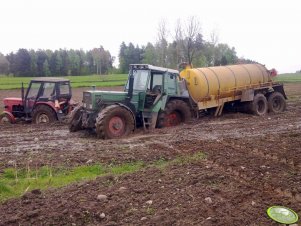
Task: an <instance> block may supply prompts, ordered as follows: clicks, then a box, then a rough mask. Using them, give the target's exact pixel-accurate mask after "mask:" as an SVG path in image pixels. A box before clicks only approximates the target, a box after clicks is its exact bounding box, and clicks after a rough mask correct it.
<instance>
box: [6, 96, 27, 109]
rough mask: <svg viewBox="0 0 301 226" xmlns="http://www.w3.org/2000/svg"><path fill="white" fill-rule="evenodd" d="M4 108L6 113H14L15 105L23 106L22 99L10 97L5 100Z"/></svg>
mask: <svg viewBox="0 0 301 226" xmlns="http://www.w3.org/2000/svg"><path fill="white" fill-rule="evenodd" d="M3 103H4V108H5V110H6V111H9V112H12V106H13V105H23V103H22V98H18V97H8V98H4V99H3Z"/></svg>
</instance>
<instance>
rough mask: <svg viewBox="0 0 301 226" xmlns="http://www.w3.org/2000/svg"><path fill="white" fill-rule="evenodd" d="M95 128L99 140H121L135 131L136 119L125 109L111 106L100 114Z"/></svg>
mask: <svg viewBox="0 0 301 226" xmlns="http://www.w3.org/2000/svg"><path fill="white" fill-rule="evenodd" d="M95 127H96V133H97V136H98V138H101V139H114V138H121V137H125V136H127V135H129V134H130V133H131V132H133V131H134V129H135V119H134V117H133V116H132V113H131V112H130V111H129V110H127V109H126V108H125V107H122V106H119V105H110V106H108V107H106V108H105V109H103V110H102V111H101V112H99V113H98V116H97V118H96V123H95Z"/></svg>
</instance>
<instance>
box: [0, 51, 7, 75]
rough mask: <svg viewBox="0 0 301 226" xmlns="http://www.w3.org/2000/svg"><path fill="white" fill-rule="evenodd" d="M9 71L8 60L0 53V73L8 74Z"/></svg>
mask: <svg viewBox="0 0 301 226" xmlns="http://www.w3.org/2000/svg"><path fill="white" fill-rule="evenodd" d="M8 73H9V62H8V60H7V59H6V57H5V56H4V55H3V54H2V53H0V74H6V75H7V74H8Z"/></svg>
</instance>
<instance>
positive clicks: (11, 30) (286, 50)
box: [0, 0, 301, 73]
mask: <svg viewBox="0 0 301 226" xmlns="http://www.w3.org/2000/svg"><path fill="white" fill-rule="evenodd" d="M300 9H301V2H300V1H299V0H287V1H284V0H283V1H278V0H274V1H272V0H271V1H267V0H266V1H265V0H252V1H251V0H249V1H243V0H227V1H223V0H207V1H203V0H185V1H172V0H169V1H164V0H148V1H146V0H127V1H122V0H120V1H118V0H109V1H101V0H1V3H0V52H2V53H4V54H7V53H9V52H11V51H17V50H18V49H19V48H27V49H39V48H40V49H52V50H55V49H59V48H67V49H69V48H74V49H80V48H82V49H84V50H88V49H91V48H94V47H99V46H100V45H102V46H103V47H104V48H105V49H107V50H109V51H110V52H111V54H112V55H113V56H116V57H117V56H118V51H119V46H120V44H121V42H122V41H125V42H126V43H128V42H133V43H134V44H139V45H145V44H146V43H147V42H148V41H150V42H154V41H155V40H156V37H157V28H158V24H159V22H160V21H162V20H165V21H166V23H167V25H168V27H169V30H170V32H171V33H172V31H173V27H174V25H175V23H176V20H177V19H178V18H180V19H181V20H182V21H185V20H187V18H189V17H191V16H196V17H198V18H199V20H200V22H201V25H202V31H203V34H204V36H205V39H208V38H209V34H210V33H211V32H212V31H213V30H215V31H216V32H217V33H218V36H219V42H222V43H227V44H229V45H230V46H234V47H235V49H236V51H237V54H238V56H239V57H245V58H249V59H253V60H256V61H258V62H260V63H263V64H266V66H267V67H268V68H276V69H277V70H278V71H279V72H281V73H282V72H295V71H296V70H300V69H301V56H300V55H301V44H300V42H301V13H300Z"/></svg>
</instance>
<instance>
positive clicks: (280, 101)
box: [268, 92, 286, 114]
mask: <svg viewBox="0 0 301 226" xmlns="http://www.w3.org/2000/svg"><path fill="white" fill-rule="evenodd" d="M268 108H269V112H272V113H275V114H277V113H280V112H283V111H284V110H285V109H286V101H285V98H284V96H283V95H282V94H281V93H279V92H274V93H272V94H271V95H270V96H269V97H268Z"/></svg>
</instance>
